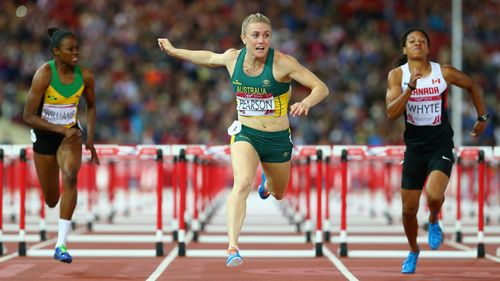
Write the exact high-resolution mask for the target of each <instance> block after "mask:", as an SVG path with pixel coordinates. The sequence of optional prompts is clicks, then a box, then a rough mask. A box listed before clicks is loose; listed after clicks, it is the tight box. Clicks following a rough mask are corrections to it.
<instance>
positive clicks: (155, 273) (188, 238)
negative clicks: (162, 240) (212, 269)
mask: <svg viewBox="0 0 500 281" xmlns="http://www.w3.org/2000/svg"><path fill="white" fill-rule="evenodd" d="M192 238H193V234H192V233H191V232H190V233H188V234H187V235H186V247H187V245H188V244H189V242H190V241H191V239H192ZM178 252H179V247H178V246H175V247H174V248H173V249H172V251H170V253H168V255H167V256H166V257H165V258H164V259H163V260H162V261H161V263H160V264H159V265H158V267H156V269H155V271H153V273H151V275H150V276H149V277H148V279H146V281H155V280H156V279H158V277H160V275H161V274H162V273H163V272H164V271H165V270H166V269H167V267H168V266H169V265H170V264H171V263H172V262H173V261H174V260H175V258H176V257H177V256H178Z"/></svg>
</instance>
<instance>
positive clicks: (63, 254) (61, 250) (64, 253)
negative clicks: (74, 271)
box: [54, 245, 73, 263]
mask: <svg viewBox="0 0 500 281" xmlns="http://www.w3.org/2000/svg"><path fill="white" fill-rule="evenodd" d="M54 259H56V260H58V261H60V262H65V263H71V262H72V261H73V258H72V257H71V256H70V255H69V253H68V249H66V246H64V245H61V246H59V247H56V251H55V252H54Z"/></svg>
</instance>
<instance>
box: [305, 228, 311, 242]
mask: <svg viewBox="0 0 500 281" xmlns="http://www.w3.org/2000/svg"><path fill="white" fill-rule="evenodd" d="M306 242H307V243H311V231H306Z"/></svg>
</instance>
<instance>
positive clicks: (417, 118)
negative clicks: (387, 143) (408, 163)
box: [401, 62, 453, 147]
mask: <svg viewBox="0 0 500 281" xmlns="http://www.w3.org/2000/svg"><path fill="white" fill-rule="evenodd" d="M430 64H431V73H430V74H429V75H428V76H427V77H422V78H420V79H418V80H417V85H416V89H415V90H413V91H412V92H411V96H410V99H409V100H408V103H407V104H406V110H405V113H404V116H405V124H406V130H405V133H404V140H405V143H406V145H407V146H409V147H431V146H448V147H453V130H452V128H451V126H450V124H449V121H448V113H447V108H448V85H447V84H446V81H445V80H444V78H443V74H442V73H441V67H440V65H439V64H438V63H435V62H430ZM401 70H402V71H403V77H402V80H401V89H402V91H405V90H406V88H407V87H408V86H407V83H408V81H410V69H409V67H408V63H406V64H404V65H402V66H401Z"/></svg>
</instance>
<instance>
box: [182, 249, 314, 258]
mask: <svg viewBox="0 0 500 281" xmlns="http://www.w3.org/2000/svg"><path fill="white" fill-rule="evenodd" d="M240 253H241V255H242V256H243V257H250V258H314V257H315V256H316V252H315V251H314V250H313V249H311V250H240ZM186 256H187V257H198V258H199V257H204V258H214V257H225V256H226V254H225V251H224V250H221V249H216V250H214V249H202V250H201V249H200V250H187V251H186Z"/></svg>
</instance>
